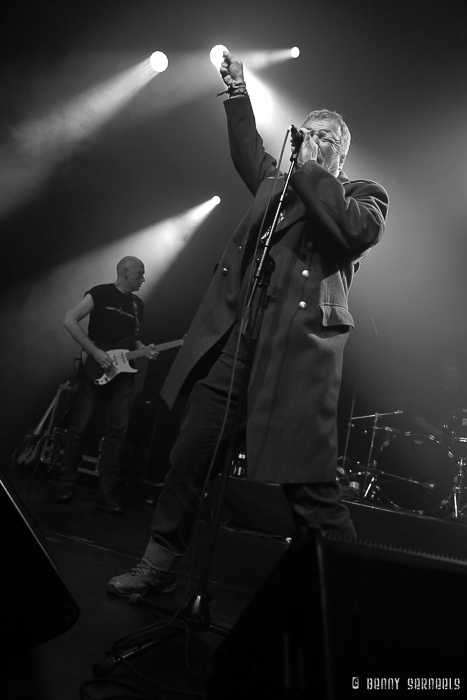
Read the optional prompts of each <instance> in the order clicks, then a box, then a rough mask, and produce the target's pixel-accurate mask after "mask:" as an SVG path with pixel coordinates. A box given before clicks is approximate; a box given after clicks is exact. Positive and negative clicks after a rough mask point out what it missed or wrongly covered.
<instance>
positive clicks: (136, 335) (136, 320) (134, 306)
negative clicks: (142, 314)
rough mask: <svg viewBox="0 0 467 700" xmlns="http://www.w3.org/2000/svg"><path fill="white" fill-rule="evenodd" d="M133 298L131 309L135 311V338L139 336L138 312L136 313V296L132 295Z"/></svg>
mask: <svg viewBox="0 0 467 700" xmlns="http://www.w3.org/2000/svg"><path fill="white" fill-rule="evenodd" d="M132 299H133V309H134V311H135V326H136V330H135V338H139V314H138V304H137V303H136V298H135V297H134V296H133V295H132Z"/></svg>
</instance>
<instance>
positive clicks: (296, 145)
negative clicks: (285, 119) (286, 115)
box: [290, 124, 303, 151]
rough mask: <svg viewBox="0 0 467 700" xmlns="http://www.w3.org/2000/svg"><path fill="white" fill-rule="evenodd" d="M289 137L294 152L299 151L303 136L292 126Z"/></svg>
mask: <svg viewBox="0 0 467 700" xmlns="http://www.w3.org/2000/svg"><path fill="white" fill-rule="evenodd" d="M290 135H291V137H292V147H293V149H294V150H295V151H299V150H300V146H301V145H302V143H303V134H302V132H301V131H299V130H298V129H297V127H296V126H294V125H293V124H292V125H291V127H290Z"/></svg>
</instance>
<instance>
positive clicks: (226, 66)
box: [220, 51, 245, 87]
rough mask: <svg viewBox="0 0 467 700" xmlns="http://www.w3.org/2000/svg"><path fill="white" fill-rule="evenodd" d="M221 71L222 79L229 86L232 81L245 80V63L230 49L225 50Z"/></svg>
mask: <svg viewBox="0 0 467 700" xmlns="http://www.w3.org/2000/svg"><path fill="white" fill-rule="evenodd" d="M220 72H221V76H222V80H223V81H224V83H225V84H226V85H227V87H228V86H229V85H230V83H233V82H236V83H238V82H242V81H244V80H245V78H244V77H243V63H242V62H241V61H240V60H239V59H238V58H235V56H233V55H232V54H231V53H230V52H229V51H224V60H223V61H222V63H221V67H220Z"/></svg>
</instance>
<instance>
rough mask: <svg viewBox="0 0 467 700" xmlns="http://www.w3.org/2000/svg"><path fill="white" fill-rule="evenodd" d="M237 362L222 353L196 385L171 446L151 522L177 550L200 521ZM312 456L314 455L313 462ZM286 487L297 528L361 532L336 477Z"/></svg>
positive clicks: (236, 383) (237, 378)
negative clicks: (342, 495)
mask: <svg viewBox="0 0 467 700" xmlns="http://www.w3.org/2000/svg"><path fill="white" fill-rule="evenodd" d="M232 365H233V358H232V357H231V356H230V355H227V354H225V353H223V354H222V355H221V356H220V358H219V359H218V360H217V362H216V363H215V364H214V365H213V367H212V369H211V371H210V372H209V374H208V376H207V377H206V379H204V380H202V381H200V382H198V383H197V384H196V386H195V388H194V389H193V391H192V393H191V395H190V400H189V403H188V406H187V409H186V412H185V415H184V418H183V421H182V426H181V429H180V433H179V436H178V439H177V441H176V443H175V446H174V448H173V450H172V454H171V468H170V470H169V472H168V474H167V477H166V479H165V483H164V487H163V489H162V492H161V495H160V497H159V500H158V503H157V507H156V511H155V513H154V517H153V521H152V533H153V534H152V537H153V539H154V540H155V541H156V542H158V543H159V544H161V545H162V546H163V547H165V548H166V549H168V550H170V551H171V552H174V553H176V554H185V553H186V551H187V548H188V544H189V541H190V538H191V535H192V531H193V527H194V525H195V521H196V517H197V514H198V510H199V507H200V504H201V496H202V489H203V485H204V482H205V479H206V476H207V472H208V469H209V465H210V462H211V459H212V455H213V452H214V449H215V445H216V442H217V439H218V436H219V431H220V428H221V425H222V421H223V419H224V414H225V407H226V399H227V395H228V390H229V384H230V381H231V375H232ZM244 366H245V365H244V363H243V362H241V361H240V362H238V363H237V366H236V370H235V373H234V377H233V390H232V401H231V404H230V408H229V412H228V416H227V423H226V428H227V433H228V431H229V428H231V427H232V424H233V419H234V414H235V408H236V400H237V396H238V392H239V388H240V383H241V377H242V374H243V370H244ZM312 459H313V455H310V461H312ZM336 468H337V465H336ZM215 475H216V474H214V475H213V476H215ZM282 488H283V491H284V494H285V497H286V498H287V501H288V503H289V505H290V507H291V509H292V514H293V519H294V523H295V525H296V526H297V527H299V526H304V525H319V526H320V527H321V528H322V529H323V530H338V531H340V532H342V533H343V534H346V535H349V536H351V537H356V533H355V530H354V527H353V524H352V521H351V520H350V515H349V511H348V509H347V508H346V507H345V506H344V505H343V504H342V503H340V496H341V489H340V486H339V484H338V483H337V482H326V483H310V484H283V485H282Z"/></svg>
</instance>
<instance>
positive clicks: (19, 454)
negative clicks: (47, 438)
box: [15, 431, 42, 466]
mask: <svg viewBox="0 0 467 700" xmlns="http://www.w3.org/2000/svg"><path fill="white" fill-rule="evenodd" d="M41 443H42V439H41V437H40V436H39V435H37V434H36V433H35V431H31V432H29V433H28V434H27V435H26V437H25V438H24V439H23V440H22V441H21V444H20V445H19V447H18V449H17V451H16V457H15V462H16V464H18V465H19V466H27V465H29V464H32V463H33V462H35V461H36V459H37V457H38V455H39V452H40V450H41V447H42V444H41Z"/></svg>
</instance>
